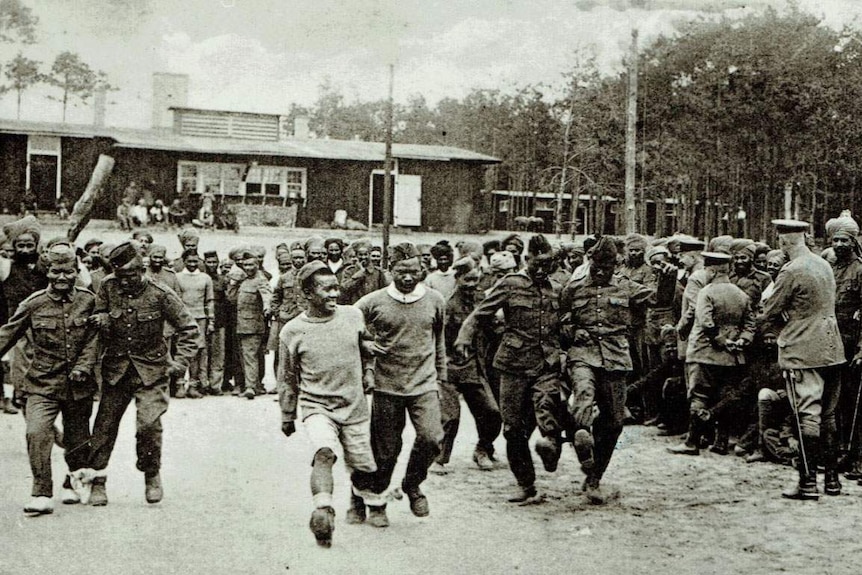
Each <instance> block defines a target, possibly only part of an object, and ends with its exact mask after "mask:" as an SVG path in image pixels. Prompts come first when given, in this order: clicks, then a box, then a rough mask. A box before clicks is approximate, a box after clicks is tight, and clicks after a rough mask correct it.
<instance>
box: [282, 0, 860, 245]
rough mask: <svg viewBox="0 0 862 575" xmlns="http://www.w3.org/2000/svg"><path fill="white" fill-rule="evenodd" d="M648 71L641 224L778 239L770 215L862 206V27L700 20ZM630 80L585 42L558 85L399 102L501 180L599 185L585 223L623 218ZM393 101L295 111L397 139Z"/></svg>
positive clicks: (319, 129)
mask: <svg viewBox="0 0 862 575" xmlns="http://www.w3.org/2000/svg"><path fill="white" fill-rule="evenodd" d="M637 68H638V85H639V92H638V122H637V132H638V154H637V199H638V202H637V204H638V207H639V218H638V220H639V224H638V225H639V228H640V229H641V231H643V232H647V233H656V234H658V235H664V234H667V233H672V232H674V231H677V230H685V231H689V232H693V233H696V234H698V235H706V236H714V235H717V234H719V233H726V232H731V233H744V234H746V235H748V236H750V237H756V238H764V239H769V235H770V233H771V232H770V226H769V221H770V219H772V218H775V217H783V216H784V215H785V214H788V213H789V214H790V215H792V216H795V217H799V218H801V219H807V220H810V221H812V222H813V223H814V225H815V231H817V232H821V231H822V226H823V223H824V222H825V220H826V219H828V218H830V217H833V216H834V215H836V214H838V213H839V212H840V211H841V210H842V209H851V210H853V212H854V213H856V214H859V213H862V198H860V194H858V193H857V192H858V188H859V185H860V183H862V178H860V176H862V146H860V145H859V143H860V142H862V97H860V96H862V33H860V30H859V29H858V28H857V27H856V26H850V25H848V26H845V27H844V28H843V29H840V30H836V29H832V28H830V27H828V26H826V25H825V24H824V23H823V22H821V21H820V19H819V18H817V17H815V16H813V15H811V14H809V13H806V12H804V11H803V10H801V9H799V8H798V7H795V6H791V7H790V8H788V9H786V10H783V11H777V10H775V9H767V10H764V11H761V12H758V13H753V14H748V15H744V16H741V17H729V16H717V17H712V18H707V19H701V20H697V21H694V22H688V23H681V24H679V25H678V26H677V32H676V33H675V34H674V35H672V36H662V37H659V38H657V39H656V40H654V41H653V42H651V43H650V44H648V45H645V46H641V48H640V50H639V52H638V67H637ZM396 81H397V76H396ZM627 82H628V77H627V74H626V73H619V74H616V75H604V74H602V73H600V71H599V70H598V69H597V66H596V63H595V58H594V55H593V54H591V53H590V52H589V50H583V51H581V52H579V53H576V54H574V55H573V57H572V65H571V67H570V69H569V70H567V71H565V73H563V74H562V79H561V82H560V83H559V84H558V85H556V86H553V87H551V86H548V85H523V86H520V87H519V88H517V89H515V90H508V91H507V90H480V89H475V90H473V91H471V92H470V93H469V94H468V95H467V96H465V97H463V98H460V99H456V98H444V99H443V100H441V101H439V102H438V103H437V104H436V105H435V106H429V105H428V103H427V102H426V100H425V99H424V98H423V97H422V96H418V95H417V96H414V97H412V98H410V99H409V101H408V102H407V103H406V104H396V105H395V109H394V117H395V122H394V124H395V126H394V141H396V142H410V143H420V144H437V145H450V146H458V147H463V148H468V149H471V150H475V151H479V152H483V153H486V154H490V155H493V156H496V157H498V158H500V159H501V160H502V162H501V163H500V164H499V165H498V166H495V167H493V168H492V169H490V170H489V175H488V178H487V182H486V187H487V188H488V189H489V190H491V189H502V190H518V191H525V192H532V193H538V192H553V193H555V194H556V193H558V192H559V191H561V190H562V191H564V192H565V193H566V194H568V193H572V192H574V193H575V194H576V195H586V196H587V197H589V198H590V200H584V201H582V202H581V207H582V208H586V209H584V211H583V212H581V214H582V219H585V220H586V221H585V222H581V223H580V227H579V228H578V229H579V230H581V231H591V232H592V231H602V230H606V229H610V228H609V227H608V226H606V225H605V224H606V222H605V219H606V218H608V217H611V216H609V212H608V211H607V210H606V209H605V207H606V204H607V203H611V204H618V203H620V200H621V199H622V196H623V192H624V174H625V166H624V151H625V129H626V117H625V109H626V86H627ZM551 88H553V89H551ZM385 112H386V102H385V101H382V100H378V101H361V100H358V99H356V100H353V101H348V100H347V99H346V98H345V96H344V95H343V93H342V92H341V91H340V90H339V89H338V88H337V87H335V86H333V85H332V83H331V82H326V83H324V84H323V85H322V86H321V87H320V92H319V97H318V99H317V101H316V102H315V103H314V105H312V106H309V107H300V106H294V107H293V108H292V109H291V112H290V115H292V116H296V115H303V116H307V117H309V119H310V128H311V130H312V132H314V133H315V134H316V135H317V136H318V137H330V138H339V139H353V138H359V139H363V140H374V141H382V140H383V138H384V137H385V129H386V123H385V118H386V116H385ZM564 167H565V169H564ZM650 206H652V207H650ZM613 211H616V210H612V212H610V213H611V215H612V213H613ZM524 215H533V214H524ZM560 219H561V220H562V221H564V222H566V221H569V220H570V218H569V216H568V215H567V214H564V215H563V217H561V218H560ZM584 224H586V226H585V225H584ZM563 231H568V230H563Z"/></svg>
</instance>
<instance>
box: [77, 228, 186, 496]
mask: <svg viewBox="0 0 862 575" xmlns="http://www.w3.org/2000/svg"><path fill="white" fill-rule="evenodd" d="M109 261H110V262H111V266H112V267H113V269H114V273H113V274H112V275H109V276H107V277H106V278H105V279H104V281H103V282H102V285H101V287H100V289H99V293H98V295H97V297H96V314H95V315H94V321H96V322H97V323H98V324H99V325H100V327H101V328H102V332H103V333H102V343H103V348H104V354H103V357H102V380H103V382H102V386H103V387H102V400H101V403H100V404H99V411H98V414H97V415H96V422H95V423H94V424H93V440H92V450H93V454H92V457H91V460H90V463H91V465H90V467H92V468H93V469H95V470H96V471H97V472H98V471H100V470H103V469H105V468H106V467H107V466H108V461H109V460H110V458H111V451H113V449H114V442H115V441H116V440H117V432H118V430H119V427H120V420H121V419H122V417H123V414H124V413H125V411H126V408H127V407H128V405H129V402H130V401H132V399H134V400H135V402H136V408H137V434H136V441H137V454H138V461H137V467H138V469H139V470H141V471H143V472H144V477H145V480H146V499H147V502H148V503H157V502H158V501H161V499H162V486H161V479H160V476H159V469H160V467H161V455H162V423H161V417H162V414H163V413H164V412H165V411H166V410H167V409H168V381H169V378H170V377H171V376H175V377H178V376H180V375H182V374H183V373H185V371H186V368H187V367H188V363H189V361H190V359H191V358H192V357H193V356H194V355H195V353H197V349H198V337H199V336H198V327H197V322H195V320H194V318H193V317H192V316H191V314H189V312H188V310H187V309H186V307H185V305H183V302H182V300H180V298H179V296H178V295H177V294H176V293H174V291H173V290H171V289H170V288H167V287H166V286H164V285H163V284H162V283H160V282H153V281H150V280H149V279H148V278H146V277H145V276H144V265H143V261H142V259H141V256H140V254H139V253H138V251H137V249H136V248H135V246H134V245H133V244H132V243H130V242H124V243H122V244H120V245H119V246H117V247H116V248H114V250H113V251H112V252H111V254H110V256H109ZM166 322H167V323H169V324H170V325H171V326H172V327H173V328H174V329H175V330H176V335H175V337H176V355H175V356H174V357H173V360H172V359H171V356H170V353H169V350H168V347H167V345H166V343H165V339H164V338H163V337H162V333H163V330H164V324H165V323H166ZM107 503H108V497H107V493H106V491H105V477H104V476H102V477H97V478H96V479H95V480H94V481H93V491H92V494H91V497H90V504H91V505H107Z"/></svg>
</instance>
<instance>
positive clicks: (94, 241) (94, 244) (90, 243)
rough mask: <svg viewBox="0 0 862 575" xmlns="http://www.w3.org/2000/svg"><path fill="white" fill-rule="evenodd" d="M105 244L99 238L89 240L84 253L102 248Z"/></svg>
mask: <svg viewBox="0 0 862 575" xmlns="http://www.w3.org/2000/svg"><path fill="white" fill-rule="evenodd" d="M104 243H105V242H103V241H102V240H100V239H98V238H92V239H90V240H87V243H85V244H84V251H85V252H89V251H90V250H91V249H93V248H94V247H97V246H100V245H102V244H104Z"/></svg>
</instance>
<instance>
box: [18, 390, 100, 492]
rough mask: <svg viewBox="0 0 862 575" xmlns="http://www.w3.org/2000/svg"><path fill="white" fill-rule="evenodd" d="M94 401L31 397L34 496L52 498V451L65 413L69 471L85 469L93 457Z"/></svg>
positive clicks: (29, 418)
mask: <svg viewBox="0 0 862 575" xmlns="http://www.w3.org/2000/svg"><path fill="white" fill-rule="evenodd" d="M92 412H93V398H92V397H85V398H84V399H79V400H77V401H76V400H69V401H62V400H58V399H51V398H49V397H43V396H41V395H28V396H27V406H26V408H25V409H24V420H25V421H26V422H27V454H28V455H29V456H30V470H31V471H32V472H33V491H32V493H31V494H32V495H33V497H51V496H52V495H53V491H54V484H53V481H52V479H51V449H52V448H53V446H54V421H55V420H56V419H57V415H59V414H61V413H62V414H63V440H64V442H65V444H66V452H65V457H66V464H67V465H68V466H69V471H75V470H77V469H81V468H82V467H85V466H86V465H87V462H88V460H89V458H90V414H91V413H92Z"/></svg>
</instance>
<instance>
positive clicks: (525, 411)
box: [499, 370, 562, 487]
mask: <svg viewBox="0 0 862 575" xmlns="http://www.w3.org/2000/svg"><path fill="white" fill-rule="evenodd" d="M499 373H500V415H501V416H502V418H503V436H504V437H505V438H506V457H507V458H508V460H509V469H511V470H512V475H514V476H515V480H516V481H517V482H518V485H520V486H521V487H531V486H532V485H533V484H534V483H535V482H536V470H535V468H534V467H533V457H532V455H531V454H530V444H529V441H530V436H531V435H532V434H533V430H534V429H535V428H536V427H537V426H538V428H539V432H540V433H541V434H542V435H543V436H545V437H551V438H554V439H559V437H560V435H561V433H562V426H561V425H560V418H559V409H560V399H559V398H560V389H561V386H562V383H561V381H560V376H559V375H557V373H556V372H554V371H550V370H549V371H547V372H545V373H542V374H540V375H537V376H530V375H526V374H523V373H511V372H505V371H501V372H499Z"/></svg>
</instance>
